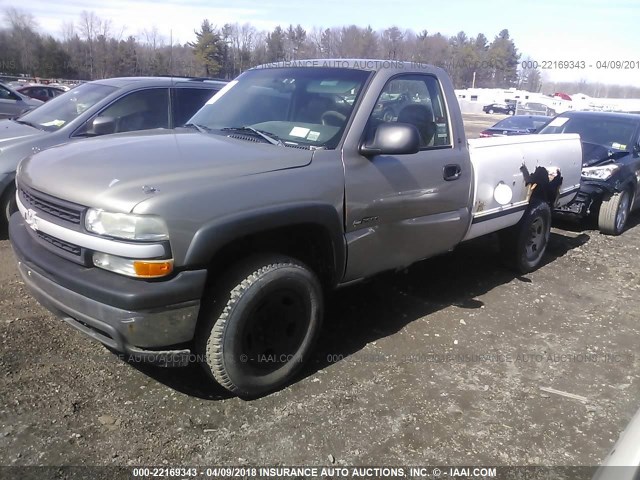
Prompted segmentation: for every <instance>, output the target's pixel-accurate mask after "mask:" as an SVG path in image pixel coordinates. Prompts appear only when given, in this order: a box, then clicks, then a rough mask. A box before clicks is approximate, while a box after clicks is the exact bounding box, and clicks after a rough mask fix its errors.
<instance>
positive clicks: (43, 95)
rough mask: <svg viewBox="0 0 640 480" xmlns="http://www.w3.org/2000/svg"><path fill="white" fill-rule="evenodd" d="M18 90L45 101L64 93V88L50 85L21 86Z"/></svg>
mask: <svg viewBox="0 0 640 480" xmlns="http://www.w3.org/2000/svg"><path fill="white" fill-rule="evenodd" d="M17 90H18V91H19V92H20V93H22V94H24V95H26V96H27V97H31V98H35V99H37V100H41V101H43V102H48V101H49V100H51V99H52V98H55V97H57V96H58V95H62V94H63V93H64V90H63V89H62V88H58V87H50V86H48V85H27V86H26V87H20V88H18V89H17Z"/></svg>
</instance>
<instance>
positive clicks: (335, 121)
mask: <svg viewBox="0 0 640 480" xmlns="http://www.w3.org/2000/svg"><path fill="white" fill-rule="evenodd" d="M346 119H347V116H346V115H343V114H342V113H340V112H336V111H335V110H329V111H327V112H324V113H323V114H322V116H321V117H320V120H321V121H322V125H330V126H332V127H341V126H342V124H343V123H344V121H345V120H346Z"/></svg>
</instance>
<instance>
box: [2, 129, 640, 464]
mask: <svg viewBox="0 0 640 480" xmlns="http://www.w3.org/2000/svg"><path fill="white" fill-rule="evenodd" d="M487 120H488V119H487ZM487 120H485V121H484V123H485V124H484V125H481V124H482V123H483V122H482V121H481V120H478V125H473V128H475V127H477V128H479V129H481V128H484V127H486V123H487ZM472 121H475V120H473V119H472ZM478 131H479V130H478ZM474 133H477V132H475V131H471V132H470V135H471V136H477V135H473V134H474ZM638 223H640V215H635V216H634V217H632V222H631V228H630V229H629V230H628V231H627V232H625V234H624V235H622V236H621V237H616V238H613V237H606V236H603V235H600V234H599V233H598V232H597V231H596V230H593V229H592V227H589V226H576V225H571V224H568V225H558V226H557V227H556V228H554V230H553V234H552V242H551V244H550V248H549V254H548V256H547V264H546V265H545V266H544V267H542V268H541V269H539V270H538V271H536V272H534V273H532V274H529V275H526V276H515V275H514V274H513V273H511V272H510V271H509V270H507V269H505V268H503V267H501V266H500V258H499V253H498V251H497V249H496V247H495V239H494V238H493V237H488V238H485V239H480V240H477V241H473V242H470V243H468V244H464V245H462V246H461V247H459V248H458V249H457V250H456V251H454V252H453V253H450V254H447V255H444V256H441V257H438V258H434V259H431V260H428V261H425V262H422V263H419V264H417V265H415V266H413V267H411V268H409V269H408V270H406V271H403V272H398V273H387V274H383V275H380V276H378V277H376V278H375V279H373V280H371V281H369V282H367V283H363V284H360V285H356V286H353V287H350V288H345V289H342V290H339V291H337V292H334V293H333V294H331V295H330V296H329V298H328V312H327V315H326V322H325V328H324V330H323V335H322V337H321V339H320V342H319V345H318V348H317V350H316V353H315V355H314V359H313V361H312V362H311V364H310V365H309V367H308V368H307V369H306V370H305V371H304V372H303V374H302V375H301V376H300V378H299V379H298V380H297V381H296V382H294V383H293V384H292V385H290V386H288V387H286V388H284V389H282V390H280V391H278V392H276V393H273V394H271V395H269V396H267V397H264V398H261V399H257V400H253V401H244V400H241V399H238V398H232V397H228V396H227V395H226V394H225V393H224V392H223V391H221V390H219V389H216V388H211V387H207V386H206V381H205V378H204V377H203V375H202V374H201V372H200V371H199V370H198V369H197V368H196V367H189V368H186V369H160V368H153V367H148V366H140V365H132V364H128V363H125V362H123V361H121V360H120V359H118V358H117V357H115V356H114V355H112V354H111V353H110V352H109V351H107V350H106V349H105V348H104V347H102V346H101V345H99V344H97V343H94V342H92V341H91V340H89V339H88V338H86V337H85V336H83V335H82V334H80V333H79V332H77V331H75V330H74V329H73V328H71V327H70V326H68V325H67V324H65V323H64V322H62V321H61V320H58V319H56V318H54V317H53V316H52V315H50V314H49V313H47V311H46V310H44V309H43V308H41V307H40V306H39V305H38V304H37V303H36V302H35V301H34V300H33V299H32V298H31V297H30V296H29V294H28V293H27V291H26V290H25V287H24V285H23V284H22V282H21V281H20V279H19V277H18V274H17V271H16V269H15V266H14V262H15V261H14V258H13V254H12V252H11V248H10V245H9V242H8V241H6V240H3V241H0V265H2V267H1V268H0V284H1V285H2V287H1V288H0V312H1V313H0V342H1V346H0V465H68V464H70V465H145V464H148V465H163V464H167V465H194V464H196V465H220V464H229V465H242V464H262V465H267V464H286V465H303V464H311V465H324V464H330V463H331V462H332V461H333V462H335V463H334V465H381V464H391V465H402V464H405V465H418V464H423V465H428V464H432V465H435V464H440V465H442V464H453V465H456V464H457V465H473V464H485V465H594V464H597V463H599V462H600V461H601V459H602V458H603V457H604V456H605V455H606V453H607V452H608V450H609V449H610V448H611V447H612V446H613V443H614V442H615V440H616V439H617V436H618V433H619V432H620V431H621V430H622V429H623V428H624V426H625V424H626V423H627V422H628V421H629V419H630V418H631V416H632V415H633V414H634V413H635V411H636V410H637V409H638V408H639V407H640V372H639V370H638V366H639V363H640V362H639V358H638V355H639V354H640V352H639V350H638V345H640V342H639V340H640V323H639V322H638V313H637V312H639V311H640V227H638V226H637V225H638ZM541 388H552V389H555V390H558V391H560V392H566V393H570V394H573V395H577V396H579V397H575V398H570V397H567V396H566V395H562V394H558V393H555V392H553V391H552V392H549V391H545V390H541ZM580 397H584V398H580Z"/></svg>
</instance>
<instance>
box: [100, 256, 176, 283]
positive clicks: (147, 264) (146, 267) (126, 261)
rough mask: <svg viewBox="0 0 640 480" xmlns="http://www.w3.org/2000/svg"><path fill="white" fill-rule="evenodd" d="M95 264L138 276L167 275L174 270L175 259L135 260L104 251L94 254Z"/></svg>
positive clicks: (153, 276) (131, 275) (113, 270)
mask: <svg viewBox="0 0 640 480" xmlns="http://www.w3.org/2000/svg"><path fill="white" fill-rule="evenodd" d="M93 264H94V265H95V266H96V267H100V268H104V269H105V270H110V271H112V272H115V273H120V274H122V275H128V276H130V277H136V278H158V277H165V276H167V275H169V274H170V273H171V272H172V271H173V259H167V260H135V259H131V258H123V257H117V256H115V255H109V254H107V253H102V252H95V253H94V254H93Z"/></svg>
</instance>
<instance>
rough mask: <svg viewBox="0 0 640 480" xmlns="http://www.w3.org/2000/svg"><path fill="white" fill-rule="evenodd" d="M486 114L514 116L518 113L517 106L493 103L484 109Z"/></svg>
mask: <svg viewBox="0 0 640 480" xmlns="http://www.w3.org/2000/svg"><path fill="white" fill-rule="evenodd" d="M482 111H483V112H484V113H506V114H507V115H513V114H514V113H516V107H515V105H513V104H511V103H491V104H489V105H485V106H484V107H482Z"/></svg>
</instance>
